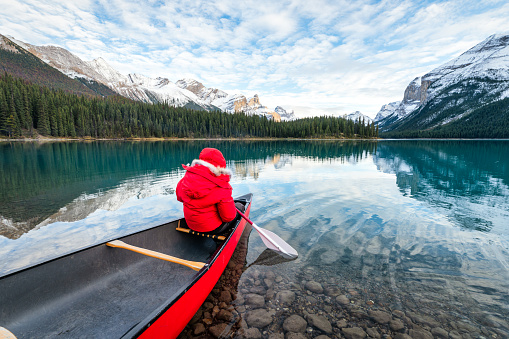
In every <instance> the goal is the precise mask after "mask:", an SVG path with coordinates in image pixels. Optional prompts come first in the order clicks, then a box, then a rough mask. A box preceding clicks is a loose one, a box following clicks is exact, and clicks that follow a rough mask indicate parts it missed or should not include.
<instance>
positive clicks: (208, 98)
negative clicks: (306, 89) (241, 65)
mask: <svg viewBox="0 0 509 339" xmlns="http://www.w3.org/2000/svg"><path fill="white" fill-rule="evenodd" d="M176 84H177V86H179V87H180V88H182V89H185V90H188V91H190V92H192V93H194V94H195V95H196V96H197V97H198V98H199V99H200V100H202V101H203V102H205V103H207V104H209V105H213V106H215V107H218V108H219V109H220V110H221V111H223V112H228V113H240V112H243V113H245V114H248V115H261V116H266V117H267V118H269V119H274V120H275V121H281V120H294V119H295V115H294V113H293V111H292V112H291V113H288V112H286V110H285V109H284V108H282V107H280V106H277V107H276V109H274V110H270V109H268V108H267V107H266V106H264V105H262V104H261V102H260V98H259V97H258V95H257V94H255V95H254V96H253V97H251V98H246V97H245V96H244V95H243V94H228V93H226V92H224V91H222V90H220V89H217V88H207V87H205V86H204V85H203V84H202V83H201V82H198V81H196V80H194V79H181V80H179V81H177V82H176Z"/></svg>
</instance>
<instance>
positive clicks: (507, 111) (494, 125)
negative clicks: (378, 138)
mask: <svg viewBox="0 0 509 339" xmlns="http://www.w3.org/2000/svg"><path fill="white" fill-rule="evenodd" d="M425 108H426V107H425ZM447 112H448V113H450V114H454V116H461V118H459V119H457V120H454V121H452V122H450V123H448V124H444V125H441V126H438V127H435V128H433V129H428V130H418V129H412V128H408V129H407V130H404V131H393V132H388V133H383V135H382V136H383V137H384V138H509V98H505V99H502V100H498V101H494V102H492V103H490V104H487V105H485V106H482V107H480V108H478V109H475V110H473V111H471V112H467V113H464V111H463V110H462V107H450V108H448V109H447Z"/></svg>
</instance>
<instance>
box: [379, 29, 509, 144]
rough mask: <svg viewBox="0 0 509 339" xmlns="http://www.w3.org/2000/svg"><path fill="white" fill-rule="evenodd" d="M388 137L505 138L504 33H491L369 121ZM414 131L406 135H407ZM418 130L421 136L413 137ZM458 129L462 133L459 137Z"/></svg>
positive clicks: (508, 54)
mask: <svg viewBox="0 0 509 339" xmlns="http://www.w3.org/2000/svg"><path fill="white" fill-rule="evenodd" d="M375 122H377V123H378V125H379V127H380V129H381V131H384V132H391V134H392V135H394V136H398V135H401V136H405V135H407V136H419V135H420V136H423V135H426V134H423V133H422V132H423V131H425V132H428V135H429V136H432V137H433V136H438V137H444V136H465V137H485V136H483V135H482V134H483V133H484V132H483V131H486V132H489V131H492V132H493V129H494V128H495V129H496V130H497V131H499V132H496V133H495V134H493V133H492V134H490V135H491V136H495V137H497V136H500V137H507V134H509V126H508V124H509V35H492V36H490V37H488V38H487V39H486V40H484V41H482V42H481V43H479V44H477V45H475V46H474V47H472V48H471V49H469V50H468V51H466V52H464V53H463V54H461V55H460V56H458V57H457V58H455V59H453V60H451V61H449V62H447V63H445V64H444V65H442V66H439V67H437V68H435V69H433V70H432V71H430V72H429V73H427V74H425V75H424V76H422V77H416V78H415V79H413V80H412V81H411V82H410V84H409V85H408V86H407V87H406V89H405V92H404V95H403V100H402V101H400V102H392V103H389V104H386V105H384V106H382V108H381V109H380V111H379V112H378V114H377V115H376V117H375ZM412 131H413V132H414V133H411V132H412ZM418 131H420V132H421V133H420V134H419V133H417V132H418ZM458 131H462V132H461V133H460V132H458Z"/></svg>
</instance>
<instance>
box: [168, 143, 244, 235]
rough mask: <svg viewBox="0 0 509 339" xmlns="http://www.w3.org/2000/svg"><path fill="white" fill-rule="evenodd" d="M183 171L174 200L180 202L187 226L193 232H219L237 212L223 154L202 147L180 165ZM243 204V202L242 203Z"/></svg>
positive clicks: (227, 225)
mask: <svg viewBox="0 0 509 339" xmlns="http://www.w3.org/2000/svg"><path fill="white" fill-rule="evenodd" d="M182 167H184V169H185V170H186V174H185V175H184V177H183V178H182V179H181V180H180V181H179V183H178V184H177V192H176V193H177V200H178V201H180V202H183V203H184V217H185V218H186V222H187V226H189V228H190V229H192V230H194V231H197V232H206V233H210V234H219V233H222V232H224V231H225V230H227V229H228V228H229V227H230V226H232V225H230V223H229V222H230V221H233V219H235V217H236V216H237V210H236V209H235V203H234V201H233V198H232V187H231V185H230V183H229V181H230V176H231V171H230V170H229V169H227V168H226V160H225V159H224V157H223V154H222V153H221V152H220V151H219V150H217V149H215V148H204V149H203V150H202V151H201V153H200V157H199V159H198V160H196V159H195V160H193V162H192V164H191V166H185V165H182ZM242 207H243V206H242Z"/></svg>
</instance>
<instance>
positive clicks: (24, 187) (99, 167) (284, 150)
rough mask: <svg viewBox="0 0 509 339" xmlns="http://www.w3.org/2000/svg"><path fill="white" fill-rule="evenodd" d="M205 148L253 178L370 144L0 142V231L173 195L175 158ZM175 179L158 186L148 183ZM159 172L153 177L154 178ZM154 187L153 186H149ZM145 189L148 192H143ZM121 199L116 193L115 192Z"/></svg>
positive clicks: (13, 234) (359, 153) (13, 233)
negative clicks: (300, 161) (270, 168)
mask: <svg viewBox="0 0 509 339" xmlns="http://www.w3.org/2000/svg"><path fill="white" fill-rule="evenodd" d="M205 147H216V148H218V149H220V150H221V151H222V152H223V154H224V156H225V158H226V159H227V161H228V166H230V167H232V168H233V169H234V172H235V175H236V176H237V177H239V178H246V177H252V178H254V179H255V180H256V179H257V178H258V176H259V172H260V171H261V170H263V168H265V166H274V168H276V169H277V168H282V167H284V166H285V165H291V163H292V158H293V157H294V156H302V157H306V158H311V159H318V160H321V161H326V160H328V159H333V158H345V159H346V158H352V159H358V158H363V157H366V156H367V154H368V153H369V152H373V151H374V149H375V148H376V143H373V142H355V143H341V142H336V141H330V142H320V141H295V142H278V141H252V142H231V141H180V142H177V141H175V142H173V141H164V142H128V141H125V142H122V141H102V142H45V143H32V142H30V143H20V142H14V143H2V144H0V178H1V179H0V192H1V193H2V194H0V235H3V236H5V237H8V238H11V239H16V238H18V237H19V236H21V235H22V234H24V233H26V232H28V231H29V230H31V229H34V228H40V227H42V226H45V225H48V224H50V223H53V222H57V221H66V222H71V221H76V220H81V219H83V218H85V217H86V216H87V215H90V214H91V213H93V212H94V211H95V210H97V209H105V210H112V209H115V208H118V207H119V206H121V202H122V201H124V202H125V201H126V200H127V199H129V198H130V197H132V196H137V197H138V198H139V197H140V196H143V195H145V196H150V195H154V194H173V193H174V187H172V186H171V185H173V184H174V183H173V181H175V182H176V181H177V180H178V177H179V176H181V175H183V172H182V167H181V164H187V163H190V162H191V161H192V160H193V159H196V158H198V155H199V153H200V151H201V150H202V149H203V148H205ZM162 177H170V178H172V177H173V178H176V180H173V181H171V183H167V184H166V185H163V186H161V185H154V184H153V183H152V182H151V181H154V180H160V178H162ZM158 178H159V179H158ZM155 187H157V188H155ZM149 192H150V193H149ZM119 196H120V197H121V199H119V198H118V197H119Z"/></svg>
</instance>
